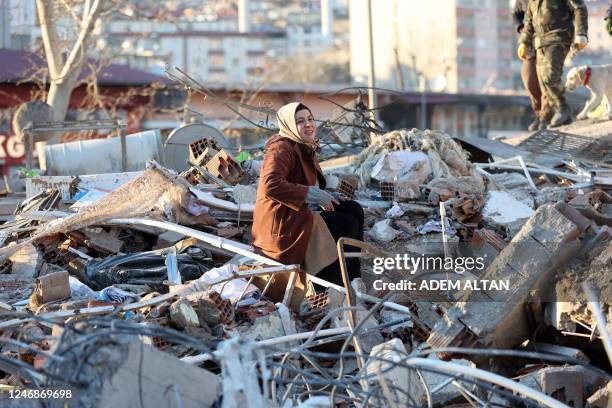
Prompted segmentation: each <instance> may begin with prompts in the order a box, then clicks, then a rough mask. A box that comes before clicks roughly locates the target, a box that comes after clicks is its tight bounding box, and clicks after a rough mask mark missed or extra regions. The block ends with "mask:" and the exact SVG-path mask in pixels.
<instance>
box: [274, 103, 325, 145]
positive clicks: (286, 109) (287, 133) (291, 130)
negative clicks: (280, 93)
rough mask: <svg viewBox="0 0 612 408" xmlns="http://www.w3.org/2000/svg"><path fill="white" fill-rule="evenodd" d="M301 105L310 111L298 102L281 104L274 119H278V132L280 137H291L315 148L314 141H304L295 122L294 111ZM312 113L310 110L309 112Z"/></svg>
mask: <svg viewBox="0 0 612 408" xmlns="http://www.w3.org/2000/svg"><path fill="white" fill-rule="evenodd" d="M300 106H303V107H305V108H306V109H308V111H309V112H310V109H309V108H308V107H307V106H306V105H304V104H303V103H300V102H291V103H288V104H286V105H284V106H282V107H281V108H280V109H279V110H278V112H276V119H277V121H278V127H279V132H278V133H279V134H280V135H281V136H282V137H286V138H287V139H291V140H293V141H294V142H297V143H301V144H305V145H307V146H309V147H311V148H312V149H313V150H315V149H316V148H317V143H316V141H315V142H314V143H309V142H306V141H305V140H304V139H303V138H302V137H301V136H300V132H299V131H298V128H297V123H295V113H296V111H297V109H298V107H300ZM311 114H312V112H311Z"/></svg>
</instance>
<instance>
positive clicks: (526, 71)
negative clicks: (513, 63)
mask: <svg viewBox="0 0 612 408" xmlns="http://www.w3.org/2000/svg"><path fill="white" fill-rule="evenodd" d="M521 79H522V80H523V85H524V86H525V89H526V90H527V93H529V98H530V99H531V108H532V109H533V113H535V115H536V116H538V117H540V111H542V108H544V111H546V110H548V109H547V108H546V106H543V105H545V104H546V102H545V101H543V95H542V90H541V89H540V82H539V81H538V72H537V69H536V59H535V58H530V59H524V60H523V66H522V67H521ZM542 113H544V112H542Z"/></svg>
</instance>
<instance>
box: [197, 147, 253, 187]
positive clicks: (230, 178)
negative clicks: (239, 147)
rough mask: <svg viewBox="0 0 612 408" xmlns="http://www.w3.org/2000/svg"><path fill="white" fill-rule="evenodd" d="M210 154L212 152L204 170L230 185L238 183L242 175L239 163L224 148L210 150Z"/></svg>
mask: <svg viewBox="0 0 612 408" xmlns="http://www.w3.org/2000/svg"><path fill="white" fill-rule="evenodd" d="M207 150H209V149H207ZM211 150H212V149H211ZM205 154H206V153H205ZM210 154H212V158H211V159H210V160H208V161H207V162H206V164H205V165H204V167H206V170H208V171H209V172H210V173H211V174H212V175H213V176H215V177H218V178H220V179H221V180H223V181H225V182H227V183H229V184H231V185H236V184H238V182H240V180H241V179H242V177H243V176H244V172H243V171H242V167H240V164H238V163H237V162H236V161H235V160H234V158H233V157H232V156H231V155H230V154H229V153H227V152H226V151H225V150H224V149H220V150H219V151H218V152H214V151H211V152H210Z"/></svg>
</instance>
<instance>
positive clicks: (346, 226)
mask: <svg viewBox="0 0 612 408" xmlns="http://www.w3.org/2000/svg"><path fill="white" fill-rule="evenodd" d="M321 217H322V218H323V220H324V221H325V224H326V225H327V228H328V229H329V232H330V233H331V235H332V237H334V241H336V242H338V239H339V238H340V237H346V238H354V239H358V240H360V241H363V218H364V217H363V208H361V206H360V205H359V204H358V203H356V202H355V201H342V202H340V204H338V205H337V204H334V211H322V212H321ZM344 250H345V252H357V251H359V248H355V247H352V246H348V245H347V246H345V247H344ZM346 266H347V269H348V274H349V280H353V279H355V278H358V277H360V276H361V270H360V267H361V263H360V262H359V258H349V259H347V262H346ZM317 277H318V278H321V279H324V280H326V281H328V282H331V283H335V284H336V285H340V286H343V283H342V276H341V274H340V263H339V261H335V262H334V263H332V264H331V265H329V266H327V267H325V268H323V269H322V270H321V271H320V272H319V273H318V274H317Z"/></svg>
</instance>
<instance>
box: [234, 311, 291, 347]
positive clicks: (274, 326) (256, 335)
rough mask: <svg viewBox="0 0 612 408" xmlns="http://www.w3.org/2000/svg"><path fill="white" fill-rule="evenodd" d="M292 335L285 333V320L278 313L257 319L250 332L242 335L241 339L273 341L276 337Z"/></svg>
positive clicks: (249, 329)
mask: <svg viewBox="0 0 612 408" xmlns="http://www.w3.org/2000/svg"><path fill="white" fill-rule="evenodd" d="M287 334H290V333H286V332H285V328H284V325H283V319H282V317H281V315H280V314H279V312H278V311H275V312H274V313H270V314H269V315H266V316H261V317H258V318H257V319H255V323H253V325H252V326H251V327H249V328H248V330H247V331H246V332H244V333H242V334H241V335H240V337H241V338H243V339H245V340H251V341H259V340H264V339H271V338H274V337H281V336H285V335H287Z"/></svg>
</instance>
